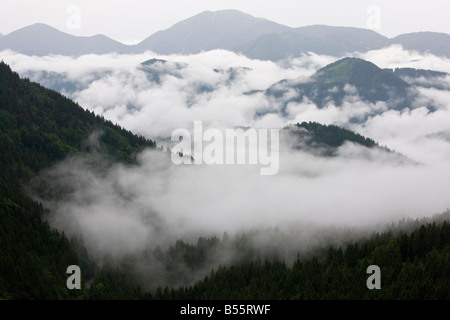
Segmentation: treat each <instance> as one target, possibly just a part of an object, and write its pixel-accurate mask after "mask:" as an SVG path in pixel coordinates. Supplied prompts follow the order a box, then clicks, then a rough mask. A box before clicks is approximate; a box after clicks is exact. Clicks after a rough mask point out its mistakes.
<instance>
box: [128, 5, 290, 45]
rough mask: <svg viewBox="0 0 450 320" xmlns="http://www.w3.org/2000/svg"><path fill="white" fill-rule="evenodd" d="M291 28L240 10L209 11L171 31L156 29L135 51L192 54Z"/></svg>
mask: <svg viewBox="0 0 450 320" xmlns="http://www.w3.org/2000/svg"><path fill="white" fill-rule="evenodd" d="M289 29H290V28H289V27H286V26H283V25H281V24H278V23H275V22H272V21H269V20H266V19H263V18H255V17H253V16H251V15H249V14H246V13H243V12H240V11H237V10H223V11H215V12H212V11H205V12H202V13H200V14H197V15H195V16H193V17H191V18H188V19H186V20H183V21H181V22H178V23H177V24H175V25H174V26H172V27H170V28H169V29H167V30H163V31H159V32H156V33H155V34H153V35H151V36H150V37H148V38H146V39H145V40H143V41H142V42H140V43H139V44H137V45H135V46H134V47H133V48H132V51H133V52H143V51H145V50H152V51H154V52H156V53H159V54H172V53H180V54H192V53H198V52H201V51H208V50H213V49H227V50H232V49H233V48H235V47H237V46H239V45H241V44H243V43H246V42H249V41H251V40H252V39H254V38H257V37H259V36H262V35H264V34H268V33H273V32H283V31H288V30H289Z"/></svg>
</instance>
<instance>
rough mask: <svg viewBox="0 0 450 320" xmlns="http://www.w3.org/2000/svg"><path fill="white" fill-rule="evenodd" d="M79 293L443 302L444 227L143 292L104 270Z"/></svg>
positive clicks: (448, 232) (249, 264) (449, 290)
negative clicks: (372, 284) (373, 268)
mask: <svg viewBox="0 0 450 320" xmlns="http://www.w3.org/2000/svg"><path fill="white" fill-rule="evenodd" d="M197 250H198V252H201V251H202V249H201V248H197ZM194 251H195V250H194ZM194 255H195V254H194ZM370 265H377V266H379V267H380V269H381V289H379V290H377V289H373V290H369V289H368V288H367V285H366V281H367V279H368V277H369V276H370V274H368V273H367V267H368V266H370ZM85 298H87V299H89V298H94V299H122V298H125V299H151V300H159V299H161V300H171V299H175V300H184V299H188V300H216V299H217V300H228V299H233V300H235V299H238V300H240V299H243V300H253V299H258V300H261V299H263V300H264V299H270V300H292V299H306V300H309V299H313V300H316V299H319V300H320V299H326V300H328V299H332V300H335V299H352V300H354V299H356V300H360V299H389V300H391V299H392V300H396V299H413V300H415V299H444V300H446V299H450V224H449V222H448V221H444V222H443V223H428V224H426V225H422V226H421V227H420V228H418V229H416V230H415V231H413V232H412V233H409V234H408V233H406V232H403V233H400V234H394V233H393V232H392V231H387V232H384V233H381V234H378V233H377V234H375V235H374V236H373V237H372V238H371V239H370V240H367V241H356V242H352V243H348V244H347V245H346V246H339V247H331V246H330V247H327V248H323V249H322V250H318V251H317V253H316V254H315V255H314V256H312V257H310V258H308V259H297V260H296V261H295V263H294V264H293V265H292V266H287V265H286V263H285V262H284V261H282V260H278V259H271V260H269V259H266V260H258V259H256V260H244V261H243V262H241V263H238V264H234V265H231V266H228V267H219V268H218V269H217V270H213V271H211V274H210V275H209V276H207V277H205V278H204V279H203V280H201V281H199V282H197V283H196V284H194V285H192V286H184V287H183V286H182V287H178V288H170V287H168V286H165V287H159V288H158V289H157V290H155V291H153V292H146V293H145V292H143V290H142V289H141V288H140V287H139V286H138V284H137V283H136V282H133V279H132V278H130V275H129V274H127V273H124V272H123V271H120V272H119V271H117V270H116V271H114V270H113V269H111V268H105V269H103V270H102V272H100V273H99V276H98V278H96V280H95V282H94V283H93V285H92V286H91V289H90V291H89V292H86V295H85Z"/></svg>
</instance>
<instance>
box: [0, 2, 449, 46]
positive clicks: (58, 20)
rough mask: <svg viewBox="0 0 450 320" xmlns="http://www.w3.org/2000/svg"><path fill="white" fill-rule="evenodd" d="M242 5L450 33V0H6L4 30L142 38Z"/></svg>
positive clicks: (291, 22)
mask: <svg viewBox="0 0 450 320" xmlns="http://www.w3.org/2000/svg"><path fill="white" fill-rule="evenodd" d="M223 9H237V10H240V11H243V12H246V13H249V14H251V15H254V16H257V17H263V18H266V19H269V20H272V21H275V22H278V23H282V24H285V25H288V26H291V27H300V26H306V25H312V24H327V25H335V26H353V27H361V28H366V27H369V26H371V27H372V28H376V29H375V31H377V32H379V33H381V34H383V35H385V36H388V37H394V36H396V35H399V34H401V33H408V32H416V31H435V32H445V33H450V20H449V19H448V14H449V12H450V1H445V0H428V1H392V0H341V1H336V0H315V1H313V0H305V1H298V0H258V1H254V0H253V1H247V0H193V1H186V0H155V1H154V0H89V1H88V0H0V33H2V34H8V33H9V32H12V31H14V30H17V29H19V28H22V27H24V26H27V25H30V24H33V23H36V22H41V23H46V24H48V25H51V26H53V27H55V28H57V29H59V30H61V31H64V32H67V33H70V34H75V35H83V36H90V35H94V34H105V35H107V36H109V37H111V38H113V39H115V40H118V41H122V42H127V43H131V42H138V41H141V40H143V39H144V38H146V37H148V36H149V35H151V34H152V33H154V32H156V31H158V30H162V29H166V28H169V27H170V26H171V25H173V24H175V23H176V22H178V21H180V20H183V19H186V18H188V17H190V16H193V15H195V14H197V13H200V12H202V11H205V10H211V11H215V10H223Z"/></svg>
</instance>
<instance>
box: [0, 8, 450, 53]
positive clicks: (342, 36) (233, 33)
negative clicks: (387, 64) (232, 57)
mask: <svg viewBox="0 0 450 320" xmlns="http://www.w3.org/2000/svg"><path fill="white" fill-rule="evenodd" d="M44 26H45V27H44ZM393 44H400V45H402V46H403V47H404V48H405V49H408V50H416V51H419V52H428V53H432V54H435V55H438V56H446V57H450V35H448V34H445V33H437V32H416V33H407V34H403V35H399V36H396V37H394V38H392V39H389V38H387V37H385V36H383V35H381V34H378V33H377V32H375V31H373V30H369V29H364V28H356V27H346V26H327V25H311V26H303V27H295V28H292V27H288V26H285V25H283V24H279V23H276V22H273V21H270V20H268V19H265V18H257V17H254V16H252V15H249V14H247V13H244V12H241V11H238V10H220V11H203V12H201V13H199V14H197V15H194V16H192V17H189V18H187V19H184V20H182V21H179V22H177V23H175V24H174V25H173V26H171V27H169V28H167V29H164V30H160V31H157V32H155V33H153V34H151V35H150V36H148V37H146V38H145V39H144V40H142V41H141V42H139V43H137V44H134V45H127V44H123V43H121V42H118V41H115V40H113V39H111V38H109V37H107V36H105V35H94V36H89V37H79V36H74V35H70V34H68V33H64V32H62V31H59V30H57V29H55V28H53V27H51V26H48V25H44V24H34V25H30V26H27V27H24V28H21V29H18V30H16V31H13V32H11V33H9V34H7V35H4V36H1V37H0V50H3V49H11V50H13V51H17V52H20V53H24V54H31V55H38V56H44V55H49V54H63V55H74V56H78V55H82V54H89V53H92V54H103V53H112V52H117V53H142V52H145V51H147V50H151V51H154V52H155V53H157V54H195V53H199V52H202V51H208V50H214V49H224V50H230V51H234V52H236V53H242V54H244V55H246V56H247V57H249V58H255V59H262V60H272V61H279V60H282V59H286V58H289V57H290V56H296V55H299V54H302V53H306V52H309V51H312V52H316V53H318V54H327V55H332V56H336V57H341V56H345V55H348V54H349V53H352V52H366V51H368V50H377V49H381V48H383V47H387V46H390V45H393Z"/></svg>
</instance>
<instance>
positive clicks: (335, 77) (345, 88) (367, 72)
mask: <svg viewBox="0 0 450 320" xmlns="http://www.w3.org/2000/svg"><path fill="white" fill-rule="evenodd" d="M291 89H294V90H295V91H296V92H297V95H296V96H295V97H293V98H290V99H289V101H302V100H303V99H304V98H308V99H310V100H311V101H313V102H314V103H315V104H317V105H318V106H319V107H324V106H326V105H327V104H328V103H330V102H333V103H335V104H336V105H338V106H339V105H341V104H342V103H343V102H344V99H345V97H347V96H356V95H357V96H359V98H360V99H362V100H364V101H367V102H371V103H375V102H378V101H384V102H390V105H389V106H390V107H391V108H393V109H395V108H400V109H401V108H403V107H405V106H407V105H408V102H409V89H410V85H409V84H408V83H406V82H405V81H403V80H401V79H399V78H398V77H396V76H395V75H394V74H393V73H392V72H389V71H386V70H382V69H380V68H378V67H377V66H376V65H374V64H373V63H371V62H368V61H365V60H362V59H359V58H344V59H341V60H338V61H336V62H334V63H332V64H329V65H327V66H325V67H323V68H322V69H320V70H318V71H317V72H316V73H315V74H314V75H313V76H312V77H311V78H310V79H309V80H308V81H306V82H299V81H292V80H283V81H281V82H278V83H276V84H275V85H273V86H271V87H270V88H269V89H268V90H267V91H266V93H267V94H269V95H272V96H274V97H276V98H282V97H283V96H284V94H286V93H287V92H288V91H289V90H291Z"/></svg>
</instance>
